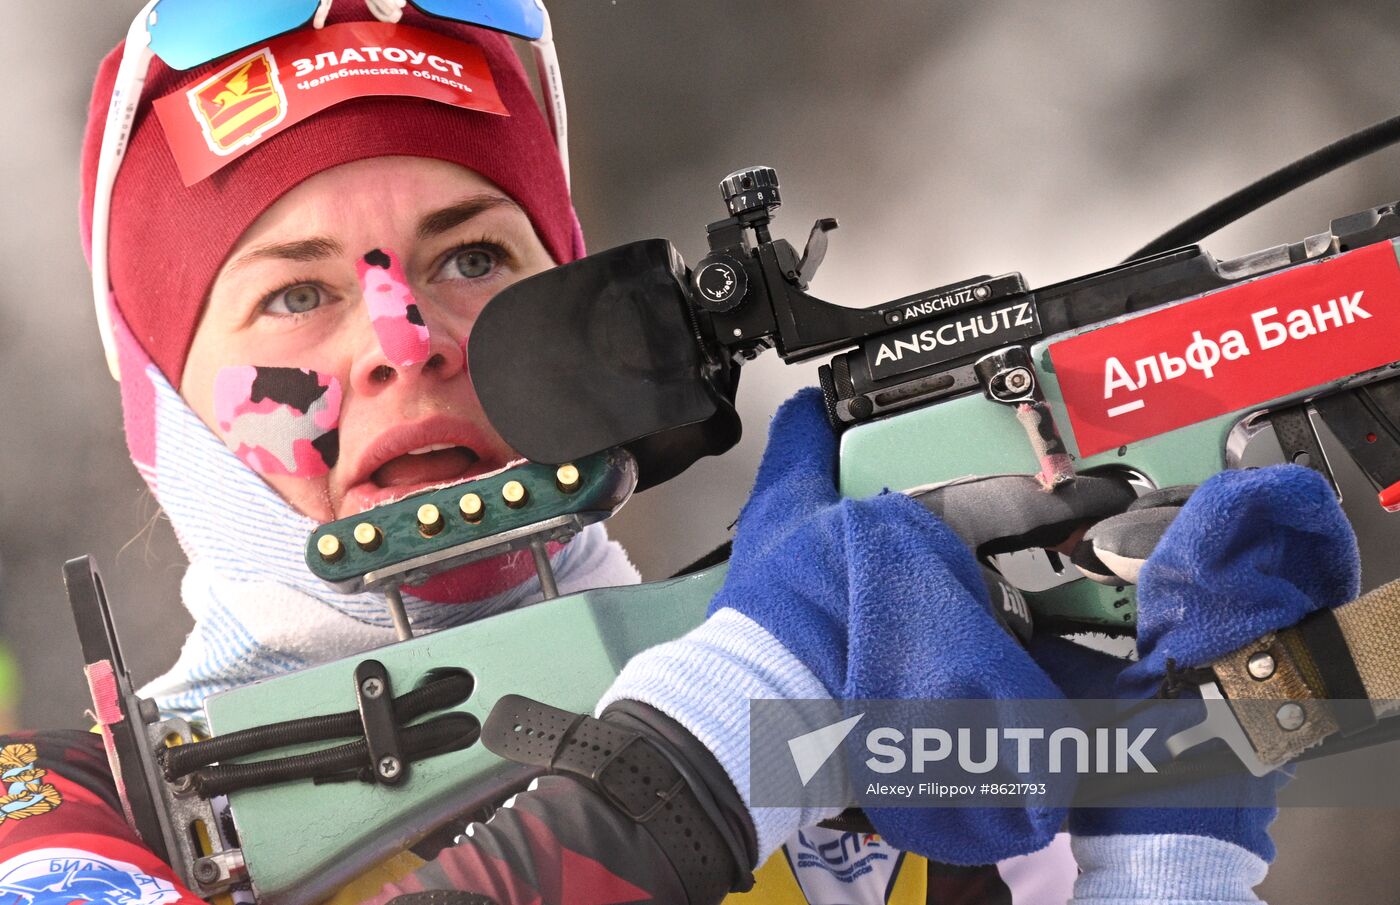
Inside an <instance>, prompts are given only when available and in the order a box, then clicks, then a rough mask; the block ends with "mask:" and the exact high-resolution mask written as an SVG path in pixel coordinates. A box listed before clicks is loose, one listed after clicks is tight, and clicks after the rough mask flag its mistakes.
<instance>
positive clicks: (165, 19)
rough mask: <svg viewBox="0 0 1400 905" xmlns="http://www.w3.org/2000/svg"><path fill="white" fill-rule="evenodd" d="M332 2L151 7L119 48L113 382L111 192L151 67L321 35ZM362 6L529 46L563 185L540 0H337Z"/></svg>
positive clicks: (104, 319) (214, 0) (102, 197)
mask: <svg viewBox="0 0 1400 905" xmlns="http://www.w3.org/2000/svg"><path fill="white" fill-rule="evenodd" d="M333 2H335V0H148V2H147V3H146V5H145V6H144V7H142V9H141V11H140V12H139V13H137V15H136V18H135V19H133V20H132V22H131V27H130V28H129V29H128V30H127V33H126V45H125V48H124V50H123V52H122V59H121V64H120V65H119V66H118V68H117V76H116V82H115V84H114V86H113V88H112V102H111V105H110V106H109V107H108V109H107V122H106V125H105V127H104V128H103V131H102V147H101V151H100V152H99V156H98V164H97V181H96V188H95V190H94V192H93V202H92V290H93V301H94V303H95V304H96V306H97V324H98V328H99V331H100V333H101V336H102V347H103V350H104V351H105V352H106V355H107V367H108V369H109V370H110V371H111V372H112V376H113V377H114V378H117V379H120V376H119V371H118V367H117V352H116V342H115V339H114V337H113V328H112V318H111V312H110V311H109V309H108V295H109V292H110V279H109V274H108V271H107V238H108V235H107V234H108V227H109V221H110V216H111V204H112V190H113V187H114V186H115V185H116V181H117V171H118V169H120V167H121V162H122V157H123V156H124V155H125V153H126V148H127V143H128V142H129V140H130V138H131V128H132V125H133V123H134V122H135V119H136V110H137V108H138V106H139V105H140V102H141V92H142V88H143V86H144V85H145V82H146V75H147V73H148V72H149V70H150V66H151V59H152V58H153V57H160V59H161V61H162V62H163V63H165V64H166V65H167V66H169V67H170V68H172V69H179V70H186V69H193V68H194V67H196V66H199V65H201V64H203V63H208V62H210V61H211V60H216V59H218V58H219V57H222V56H225V55H227V54H231V53H233V52H234V51H237V50H242V49H243V48H245V47H251V46H252V45H254V44H257V43H258V42H260V41H265V40H267V39H269V38H273V37H276V36H278V35H281V34H285V33H287V32H290V31H295V30H296V29H298V28H301V27H303V26H305V25H307V24H308V23H310V24H311V25H312V26H313V27H315V28H321V27H322V26H324V25H325V23H326V17H327V15H328V14H329V13H330V9H331V4H332V3H333ZM341 2H342V3H347V2H348V3H359V2H364V3H365V5H366V6H367V7H368V8H369V11H370V12H371V13H373V14H374V17H375V18H376V19H378V20H379V21H381V22H388V23H394V22H398V21H399V19H400V18H401V17H402V15H403V9H404V7H405V5H407V3H409V2H412V4H413V6H414V7H415V8H417V9H418V10H419V11H421V12H423V13H425V14H427V15H429V16H435V17H437V18H440V19H449V20H452V21H454V22H461V23H464V24H466V25H475V26H479V27H481V28H488V29H491V30H493V31H498V32H502V33H504V34H507V35H511V36H512V37H516V38H521V39H523V40H526V41H529V42H530V45H531V49H532V50H533V52H534V58H535V68H536V74H537V76H538V78H539V80H540V90H541V93H542V95H543V96H544V100H545V110H546V113H547V114H548V116H549V124H550V127H551V128H552V129H553V132H554V140H555V143H556V145H557V147H558V149H559V160H560V163H561V164H562V165H563V167H564V180H565V184H566V185H567V183H568V180H569V148H568V124H567V116H566V112H565V108H564V84H563V80H562V78H561V76H560V73H559V58H558V56H557V54H556V53H555V50H554V36H553V32H552V31H551V29H550V24H549V13H548V11H547V10H546V9H545V8H544V3H543V2H542V0H341Z"/></svg>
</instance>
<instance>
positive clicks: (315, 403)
mask: <svg viewBox="0 0 1400 905" xmlns="http://www.w3.org/2000/svg"><path fill="white" fill-rule="evenodd" d="M340 401H341V393H340V381H338V380H336V379H335V378H334V377H331V376H329V375H325V374H319V373H317V372H316V371H311V370H305V369H301V368H271V367H258V366H255V365H236V366H233V367H227V368H220V369H219V373H218V374H217V375H215V377H214V417H215V419H216V420H217V421H218V423H219V430H220V431H221V432H222V433H223V440H224V443H225V444H227V445H228V447H229V449H231V450H233V451H234V453H236V454H237V455H238V457H239V458H240V459H242V460H243V461H244V462H246V463H247V464H248V467H249V468H251V469H253V471H255V472H257V473H258V474H262V475H290V476H292V477H297V478H318V477H321V476H322V475H324V474H326V473H327V472H329V471H330V470H331V468H332V466H334V465H335V463H336V459H337V458H338V457H339V455H340V431H339V424H340Z"/></svg>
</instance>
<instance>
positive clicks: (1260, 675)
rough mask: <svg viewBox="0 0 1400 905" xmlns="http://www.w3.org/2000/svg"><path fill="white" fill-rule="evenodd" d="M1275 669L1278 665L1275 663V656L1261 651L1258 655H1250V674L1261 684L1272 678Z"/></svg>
mask: <svg viewBox="0 0 1400 905" xmlns="http://www.w3.org/2000/svg"><path fill="white" fill-rule="evenodd" d="M1275 668H1276V664H1275V663H1274V658H1273V655H1271V654H1269V653H1268V652H1267V651H1262V650H1261V651H1259V652H1258V653H1257V654H1251V655H1250V658H1249V664H1248V669H1249V674H1250V675H1251V676H1253V677H1254V678H1256V679H1258V680H1259V681H1260V682H1262V681H1264V680H1265V679H1267V678H1269V677H1270V676H1272V675H1273V674H1274V669H1275Z"/></svg>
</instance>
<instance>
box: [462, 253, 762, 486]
mask: <svg viewBox="0 0 1400 905" xmlns="http://www.w3.org/2000/svg"><path fill="white" fill-rule="evenodd" d="M688 305H689V300H688V297H687V294H686V267H685V262H684V261H682V260H681V258H680V255H679V254H677V253H676V250H675V249H674V248H673V247H672V246H671V243H670V242H668V241H666V240H665V239H647V240H644V241H641V242H633V243H631V244H629V245H622V246H619V247H617V248H613V249H609V250H608V251H603V252H599V253H598V254H594V255H589V256H588V257H586V258H581V259H579V260H577V261H574V262H573V263H571V264H565V265H563V266H561V267H556V268H554V269H552V270H547V271H545V272H544V273H540V274H537V275H535V276H532V277H528V278H526V279H524V280H521V281H520V282H518V283H515V284H514V285H511V286H508V287H507V288H505V289H503V290H502V291H501V292H500V293H498V294H497V295H496V296H495V297H494V298H492V299H491V301H490V302H489V303H487V305H486V307H485V308H483V309H482V312H481V316H480V317H479V318H478V319H477V321H476V324H475V325H474V326H473V327H472V331H471V338H470V339H469V340H468V345H467V360H468V362H470V369H471V377H472V383H473V384H474V385H475V387H476V392H477V395H478V397H480V399H481V404H482V406H483V407H484V408H485V410H486V417H487V418H488V419H489V420H490V421H491V424H492V426H493V427H495V428H496V430H497V431H499V432H500V434H501V436H502V437H503V438H504V439H505V441H506V442H507V443H509V444H510V445H511V447H513V448H514V449H515V450H516V451H517V452H519V453H520V454H521V455H523V456H525V457H526V458H527V459H530V460H532V461H535V462H543V463H545V464H547V465H559V464H563V463H565V462H572V461H575V460H577V459H581V458H583V457H584V456H587V455H590V454H592V453H595V452H601V451H603V450H605V449H611V448H613V447H616V446H621V447H625V448H626V449H627V450H628V451H629V452H631V453H632V455H633V456H634V457H635V458H636V459H637V469H638V485H637V489H638V490H645V489H646V488H647V487H651V486H654V485H656V484H659V483H661V482H662V481H666V480H669V479H670V478H672V477H674V476H676V475H678V474H680V473H681V472H682V471H684V470H685V469H686V468H688V467H690V465H691V464H692V463H693V462H695V461H696V460H697V459H699V458H701V457H702V456H710V455H718V454H719V453H722V452H724V451H725V450H727V449H729V448H730V447H732V446H733V445H734V444H735V443H737V442H738V440H739V416H738V414H737V413H736V412H735V411H734V405H733V386H732V383H730V380H731V378H730V377H729V376H728V375H729V374H730V372H728V371H725V372H724V373H721V372H720V369H719V368H718V367H717V366H716V365H714V364H712V363H710V362H708V361H707V360H706V358H705V356H704V354H703V353H702V351H701V349H700V347H699V345H698V341H697V339H696V337H695V335H694V332H693V328H692V326H691V320H690V316H689V314H688ZM724 384H728V387H727V388H726V386H724Z"/></svg>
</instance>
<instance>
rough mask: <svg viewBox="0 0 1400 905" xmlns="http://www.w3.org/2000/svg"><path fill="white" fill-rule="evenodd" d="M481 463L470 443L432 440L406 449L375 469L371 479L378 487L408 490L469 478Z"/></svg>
mask: <svg viewBox="0 0 1400 905" xmlns="http://www.w3.org/2000/svg"><path fill="white" fill-rule="evenodd" d="M480 462H481V456H480V455H478V454H477V452H476V450H474V449H472V448H471V447H470V446H454V445H453V444H451V443H433V444H430V445H428V446H423V447H420V448H418V449H413V450H409V451H408V452H406V453H404V454H403V455H401V456H396V457H394V458H392V459H390V460H389V461H387V462H385V463H384V464H383V465H381V466H379V467H378V468H376V469H375V470H374V473H373V474H371V475H370V476H369V479H370V481H371V482H372V483H373V484H374V485H375V486H377V487H379V488H380V489H397V490H400V491H409V492H411V491H412V490H413V489H416V488H419V487H424V486H428V485H432V484H446V483H449V482H452V481H459V480H462V479H463V478H466V477H468V476H469V475H470V474H471V473H472V471H473V470H474V469H475V468H476V466H477V465H479V464H480Z"/></svg>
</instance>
